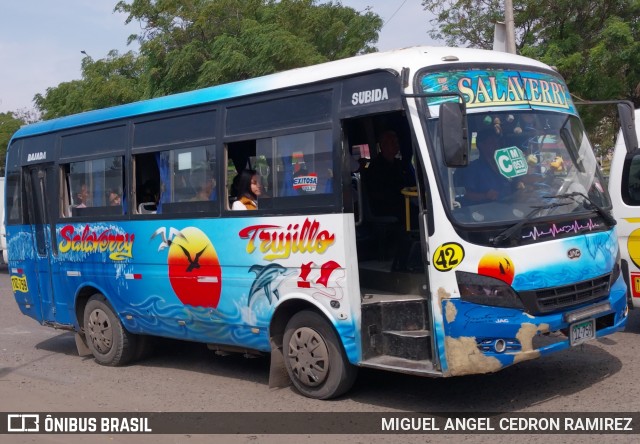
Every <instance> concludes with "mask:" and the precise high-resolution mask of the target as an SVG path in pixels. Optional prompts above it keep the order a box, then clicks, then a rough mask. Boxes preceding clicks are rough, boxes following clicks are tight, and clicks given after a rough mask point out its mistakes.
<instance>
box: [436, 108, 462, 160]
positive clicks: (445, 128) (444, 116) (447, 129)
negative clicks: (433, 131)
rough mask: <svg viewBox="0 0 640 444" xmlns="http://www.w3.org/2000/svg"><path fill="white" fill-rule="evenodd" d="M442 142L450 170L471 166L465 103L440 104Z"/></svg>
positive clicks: (444, 155) (443, 152)
mask: <svg viewBox="0 0 640 444" xmlns="http://www.w3.org/2000/svg"><path fill="white" fill-rule="evenodd" d="M439 124H440V140H441V143H442V146H441V148H442V154H443V157H444V163H445V165H446V166H448V167H450V168H457V167H465V166H467V165H468V164H469V138H468V136H467V118H466V113H465V106H464V104H463V103H456V102H444V103H442V104H440V122H439Z"/></svg>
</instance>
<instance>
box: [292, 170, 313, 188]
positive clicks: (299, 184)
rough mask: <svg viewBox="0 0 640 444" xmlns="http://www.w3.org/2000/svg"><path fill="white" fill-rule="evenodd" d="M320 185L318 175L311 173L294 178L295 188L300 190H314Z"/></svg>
mask: <svg viewBox="0 0 640 444" xmlns="http://www.w3.org/2000/svg"><path fill="white" fill-rule="evenodd" d="M317 187H318V175H317V174H316V173H310V174H307V175H304V176H298V177H294V178H293V189H294V190H300V191H307V192H313V191H315V190H316V188H317Z"/></svg>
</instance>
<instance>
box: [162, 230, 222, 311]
mask: <svg viewBox="0 0 640 444" xmlns="http://www.w3.org/2000/svg"><path fill="white" fill-rule="evenodd" d="M167 243H168V244H169V254H168V256H167V265H168V266H169V281H170V283H171V288H173V291H174V292H175V294H176V296H177V297H178V299H180V301H181V302H182V303H183V304H185V305H191V306H194V307H212V308H217V307H218V302H220V293H221V291H222V271H221V269H220V261H219V260H218V254H217V253H216V250H215V248H214V247H213V244H212V243H211V241H210V240H209V238H208V237H207V235H206V234H204V233H203V232H202V231H201V230H199V229H198V228H195V227H187V228H184V229H182V230H180V231H179V235H175V236H173V238H172V239H170V240H169V241H168V242H167Z"/></svg>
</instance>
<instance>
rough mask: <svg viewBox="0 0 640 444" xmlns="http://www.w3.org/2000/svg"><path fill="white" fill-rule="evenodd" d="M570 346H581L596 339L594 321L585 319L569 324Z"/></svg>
mask: <svg viewBox="0 0 640 444" xmlns="http://www.w3.org/2000/svg"><path fill="white" fill-rule="evenodd" d="M569 331H570V336H569V339H570V340H571V346H574V345H578V344H582V343H583V342H586V341H590V340H591V339H594V338H595V337H596V320H595V319H587V320H586V321H580V322H576V323H574V324H571V327H570V328H569Z"/></svg>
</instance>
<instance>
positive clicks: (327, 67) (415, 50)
mask: <svg viewBox="0 0 640 444" xmlns="http://www.w3.org/2000/svg"><path fill="white" fill-rule="evenodd" d="M475 63H486V64H515V65H528V66H531V67H534V68H538V69H545V70H550V69H551V68H550V67H549V66H548V65H545V64H543V63H541V62H538V61H535V60H533V59H529V58H526V57H521V56H518V55H514V54H508V53H504V52H498V51H486V50H478V49H469V48H448V47H429V46H416V47H411V48H405V49H398V50H393V51H388V52H377V53H371V54H365V55H360V56H355V57H350V58H347V59H341V60H336V61H333V62H327V63H323V64H319V65H313V66H307V67H303V68H297V69H293V70H289V71H283V72H279V73H276V74H271V75H267V76H264V77H256V78H253V79H248V80H242V81H239V82H233V83H227V84H222V85H217V86H212V87H208V88H203V89H198V90H194V91H189V92H184V93H179V94H172V95H168V96H163V97H158V98H154V99H149V100H144V101H140V102H133V103H128V104H125V105H119V106H114V107H111V108H104V109H99V110H93V111H87V112H84V113H80V114H74V115H70V116H65V117H60V118H57V119H52V120H45V121H42V122H37V123H34V124H32V125H26V126H23V127H22V128H20V129H19V130H18V131H17V132H16V133H15V134H14V136H13V138H14V139H17V138H23V137H29V136H35V135H39V134H45V133H50V132H54V131H60V130H64V129H68V128H74V127H80V126H84V125H90V124H95V123H100V122H108V121H113V120H119V119H123V118H130V117H134V116H142V115H145V114H151V113H155V112H160V111H168V110H173V109H179V108H184V107H188V106H194V105H202V104H206V103H213V102H217V101H220V100H224V99H230V98H234V97H241V96H247V95H251V94H256V93H261V92H266V91H273V90H278V89H283V88H288V87H292V86H299V85H305V84H312V83H315V82H319V81H323V80H327V79H332V78H339V77H345V76H349V75H354V74H358V73H364V72H368V71H373V70H377V69H382V70H384V69H390V70H396V71H398V72H400V70H401V69H402V68H405V67H406V68H410V69H411V71H412V72H415V71H416V70H418V69H420V68H423V67H428V66H437V65H439V64H446V65H449V66H450V65H451V64H460V65H468V64H475ZM409 88H411V86H409Z"/></svg>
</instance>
